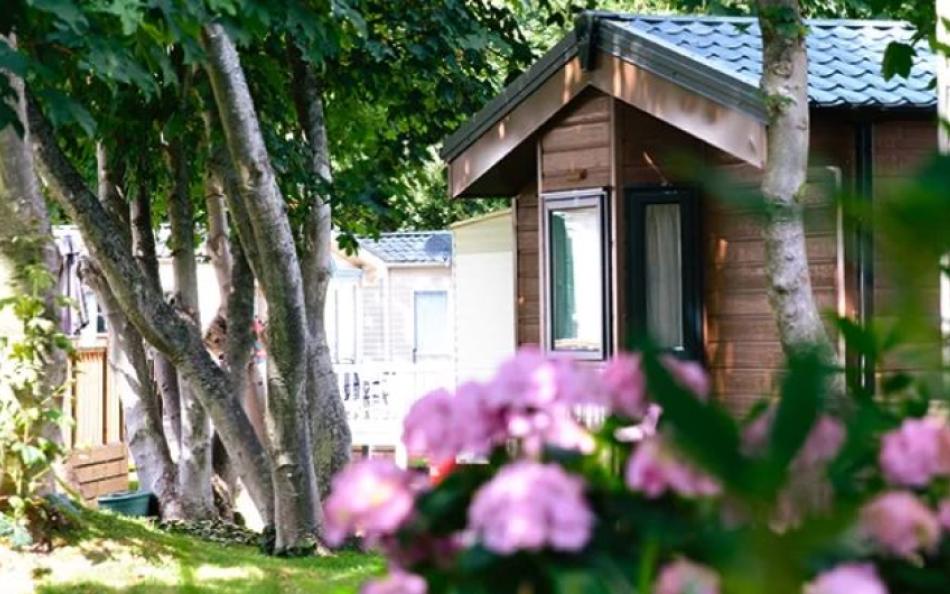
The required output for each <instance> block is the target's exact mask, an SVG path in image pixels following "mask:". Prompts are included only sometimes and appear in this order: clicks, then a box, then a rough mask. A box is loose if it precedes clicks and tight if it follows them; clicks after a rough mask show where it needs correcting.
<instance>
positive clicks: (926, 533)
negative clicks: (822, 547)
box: [861, 491, 940, 558]
mask: <svg viewBox="0 0 950 594" xmlns="http://www.w3.org/2000/svg"><path fill="white" fill-rule="evenodd" d="M861 529H862V531H863V532H864V534H865V535H866V536H867V537H869V538H870V539H871V540H872V541H874V542H875V543H876V544H877V545H878V546H879V547H880V548H881V549H882V550H883V551H885V552H887V553H889V554H891V555H894V556H896V557H904V558H909V557H913V556H914V555H915V554H916V553H917V552H920V551H924V552H929V551H932V550H933V549H934V548H935V547H936V546H937V543H938V541H939V539H940V522H939V521H938V520H937V516H936V515H935V514H934V513H933V512H932V511H931V510H930V509H929V508H928V507H927V506H926V505H924V504H923V503H921V502H920V500H919V499H917V498H916V497H915V496H914V494H913V493H910V492H908V491H891V492H888V493H884V494H883V495H879V496H878V497H876V498H875V499H873V500H872V501H871V502H870V503H868V504H866V505H865V506H864V507H863V508H862V509H861Z"/></svg>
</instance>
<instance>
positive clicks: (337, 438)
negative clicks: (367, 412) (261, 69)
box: [288, 42, 352, 499]
mask: <svg viewBox="0 0 950 594" xmlns="http://www.w3.org/2000/svg"><path fill="white" fill-rule="evenodd" d="M288 54H289V56H290V62H291V68H292V72H293V95H294V102H295V104H296V107H297V117H298V119H299V121H300V126H301V128H302V129H303V130H304V131H305V133H306V136H307V142H308V144H309V147H310V170H311V173H312V174H313V176H314V179H315V182H316V184H315V185H316V188H315V189H314V190H313V204H312V205H311V207H310V212H309V213H308V215H307V219H306V222H305V224H304V237H303V242H302V243H303V249H302V253H301V262H300V265H301V269H302V270H301V271H302V273H303V281H304V295H305V298H306V304H307V323H308V327H307V334H308V337H309V340H308V345H309V362H308V377H307V390H308V398H309V400H310V406H311V408H312V423H313V442H314V443H313V445H314V464H315V465H316V472H317V484H318V485H319V487H320V494H321V499H322V498H324V497H326V495H327V494H328V493H329V489H330V479H331V478H332V477H333V475H335V474H336V473H337V472H338V471H339V470H340V469H342V468H343V467H344V466H346V464H347V463H348V462H349V460H350V450H351V448H352V436H351V434H350V426H349V423H348V422H347V418H346V410H345V409H344V408H343V400H342V399H341V398H340V388H339V384H338V383H337V378H336V373H334V371H333V360H332V359H331V357H330V348H329V345H328V344H327V334H326V327H325V318H324V311H325V309H326V298H327V287H328V286H329V284H330V277H331V275H332V271H331V268H330V257H331V255H330V242H331V241H332V237H331V230H332V221H331V216H332V212H331V209H330V201H329V200H327V199H325V198H324V196H325V192H326V191H327V189H328V186H329V184H330V182H331V181H332V179H331V175H332V172H331V169H330V149H329V145H328V143H327V132H326V120H325V118H324V112H323V98H322V96H321V89H322V85H320V84H319V81H318V80H317V77H316V76H315V75H314V72H313V69H312V68H311V67H310V65H309V64H307V63H305V62H304V60H303V58H302V56H301V55H300V52H299V50H298V49H297V47H296V46H295V45H294V44H293V42H290V44H289V46H288Z"/></svg>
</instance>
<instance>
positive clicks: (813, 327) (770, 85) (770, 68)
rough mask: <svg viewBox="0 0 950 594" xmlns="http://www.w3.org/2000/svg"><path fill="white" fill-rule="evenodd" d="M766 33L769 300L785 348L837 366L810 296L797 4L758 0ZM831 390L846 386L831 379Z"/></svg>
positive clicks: (803, 67)
mask: <svg viewBox="0 0 950 594" xmlns="http://www.w3.org/2000/svg"><path fill="white" fill-rule="evenodd" d="M757 4H758V10H759V24H760V26H761V29H762V47H763V58H762V60H763V61H762V90H763V92H764V94H765V101H766V104H767V106H768V108H769V112H770V113H769V116H770V121H769V128H768V156H767V159H768V160H767V162H766V166H765V174H764V178H763V181H762V195H763V196H764V199H765V207H766V212H767V222H766V225H765V228H764V233H763V234H764V238H765V248H766V275H767V277H768V283H769V302H770V304H771V306H772V311H773V315H774V316H775V321H776V323H777V325H778V331H779V338H780V340H781V343H782V349H783V350H784V351H785V353H786V354H792V353H795V352H797V351H801V350H802V349H814V348H817V349H819V350H820V351H821V352H822V353H823V354H824V356H825V357H826V359H827V360H828V362H829V364H834V363H836V355H835V350H834V346H833V345H832V343H831V341H830V339H829V338H828V334H827V333H826V331H825V327H824V324H823V323H822V321H821V316H820V315H819V312H818V306H817V304H816V303H815V298H814V294H813V293H812V286H811V276H810V274H809V268H808V256H807V251H806V246H805V227H804V220H803V216H802V197H803V195H804V193H805V185H806V182H807V175H808V143H809V112H808V57H807V52H806V49H805V34H806V29H805V26H804V23H803V22H802V16H801V7H800V6H799V2H798V0H757ZM833 384H834V385H833V386H832V391H833V392H838V391H840V390H841V389H842V387H843V384H841V383H840V382H838V381H835V382H833Z"/></svg>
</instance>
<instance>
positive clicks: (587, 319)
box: [543, 191, 607, 359]
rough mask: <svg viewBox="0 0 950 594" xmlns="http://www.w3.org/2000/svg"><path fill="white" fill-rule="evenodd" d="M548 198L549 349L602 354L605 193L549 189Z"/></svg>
mask: <svg viewBox="0 0 950 594" xmlns="http://www.w3.org/2000/svg"><path fill="white" fill-rule="evenodd" d="M543 201H544V234H545V239H546V241H545V244H546V245H547V246H548V249H547V266H546V270H545V279H546V290H545V298H546V302H547V308H546V309H547V312H548V318H547V331H546V337H545V344H546V346H547V348H548V350H549V351H553V352H558V353H566V354H570V355H572V356H576V357H579V358H587V359H601V358H603V356H604V353H605V350H606V349H605V345H606V342H607V340H606V336H607V324H606V317H605V313H606V310H607V308H606V294H607V291H606V287H605V285H606V281H605V279H606V277H607V274H606V270H605V261H606V259H605V257H604V251H605V250H604V245H605V244H604V236H605V234H604V229H605V225H604V204H603V203H604V194H603V192H600V191H596V192H572V193H569V194H548V195H545V196H544V197H543Z"/></svg>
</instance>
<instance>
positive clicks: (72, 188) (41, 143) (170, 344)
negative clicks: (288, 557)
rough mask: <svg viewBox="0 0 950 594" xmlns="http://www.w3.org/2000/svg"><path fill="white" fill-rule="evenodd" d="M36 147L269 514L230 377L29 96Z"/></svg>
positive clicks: (254, 443) (94, 250) (267, 491)
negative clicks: (145, 270) (139, 258)
mask: <svg viewBox="0 0 950 594" xmlns="http://www.w3.org/2000/svg"><path fill="white" fill-rule="evenodd" d="M27 112H28V116H29V117H28V119H29V124H30V126H29V127H30V135H31V140H32V144H33V151H34V153H35V154H36V155H37V157H38V159H37V160H38V161H39V162H40V163H41V164H42V165H43V167H44V168H45V170H46V176H45V177H46V179H47V180H48V181H49V183H50V184H51V186H52V190H53V195H54V196H55V198H56V199H57V200H58V201H59V203H60V204H61V205H62V206H63V208H64V209H65V210H66V211H67V213H68V214H69V216H70V218H71V219H72V220H73V221H74V222H75V223H76V224H77V225H78V226H79V228H80V231H81V233H82V236H83V240H84V242H85V244H86V247H87V248H88V249H89V251H90V253H91V254H92V255H93V256H94V257H95V259H96V262H97V263H98V264H99V266H100V267H101V270H102V274H103V277H104V278H105V279H106V282H107V283H108V284H109V287H110V288H111V289H112V293H113V295H114V296H115V298H116V302H117V303H118V305H119V307H120V308H121V309H122V311H123V313H125V315H126V316H127V317H128V319H129V321H130V322H131V323H132V324H133V325H134V326H135V327H136V328H137V329H138V330H139V332H140V333H141V334H142V336H143V337H144V338H145V339H146V340H147V341H148V342H149V343H150V344H151V345H153V346H154V347H155V348H157V349H159V350H160V351H162V352H163V353H164V354H165V355H166V356H168V357H169V359H170V360H171V361H172V363H173V364H174V365H175V366H176V368H178V369H179V370H180V371H181V372H182V373H185V374H186V375H187V376H188V378H189V380H190V382H191V385H192V387H193V388H194V389H195V391H196V394H197V395H198V397H199V398H200V399H201V400H202V404H203V405H204V406H205V408H206V410H207V411H208V412H209V414H210V415H211V417H212V419H213V420H214V422H215V425H216V426H217V427H218V430H219V431H220V432H221V435H222V439H223V440H224V443H225V445H226V446H227V448H228V452H229V453H230V454H231V457H232V459H233V460H235V463H236V464H237V468H238V470H239V472H240V473H241V478H242V480H243V482H244V485H245V486H246V487H247V489H248V492H249V494H250V495H251V498H252V499H253V500H254V502H255V504H256V506H257V508H258V510H259V511H260V513H261V517H263V518H264V520H265V522H269V521H272V520H273V517H274V508H273V496H274V489H273V483H272V482H271V477H270V473H269V471H270V468H271V463H270V459H269V457H268V455H267V452H265V451H264V449H263V448H262V447H261V443H260V441H259V440H258V439H257V438H256V436H255V435H254V430H253V428H252V427H251V424H250V422H249V421H248V419H247V415H245V414H244V411H242V410H241V408H240V407H239V406H237V405H236V404H234V402H233V399H232V398H230V397H229V390H228V387H229V381H228V377H227V376H226V374H225V373H224V371H222V370H221V369H220V368H219V367H218V366H217V365H216V364H215V363H214V361H212V360H211V356H210V355H209V354H208V351H207V350H206V349H205V346H204V343H203V341H202V339H201V333H200V330H199V328H198V327H197V326H196V325H195V324H194V322H193V321H192V320H189V319H185V318H183V317H182V316H180V315H179V314H178V312H176V311H175V310H174V308H172V307H171V306H170V305H169V304H168V303H166V302H165V300H164V299H163V298H162V296H161V294H159V293H157V292H156V291H155V289H154V287H153V286H152V285H151V283H149V282H148V281H147V280H146V278H145V276H144V275H143V274H142V272H141V270H139V268H138V265H137V263H136V262H135V260H134V258H133V257H132V253H131V246H130V244H129V243H127V242H126V241H125V240H124V238H123V236H122V234H121V230H119V229H117V228H116V226H115V224H114V223H113V222H112V220H111V217H109V216H108V214H107V213H106V212H105V210H104V208H103V207H102V205H101V204H100V203H99V201H98V200H97V199H96V197H95V196H94V195H93V194H92V193H91V192H90V191H89V189H88V188H87V187H86V186H85V183H84V182H83V180H82V177H81V176H80V175H79V173H78V172H77V171H76V169H75V168H74V167H73V166H72V164H71V163H70V162H69V160H68V159H67V158H66V156H65V155H64V154H63V153H62V151H61V150H60V148H59V146H58V145H57V143H56V139H55V137H54V135H53V132H52V130H51V128H50V126H49V124H48V122H47V121H46V119H45V118H44V117H43V114H42V112H41V111H40V109H39V106H38V105H36V104H35V103H34V102H33V101H32V100H28V102H27Z"/></svg>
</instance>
